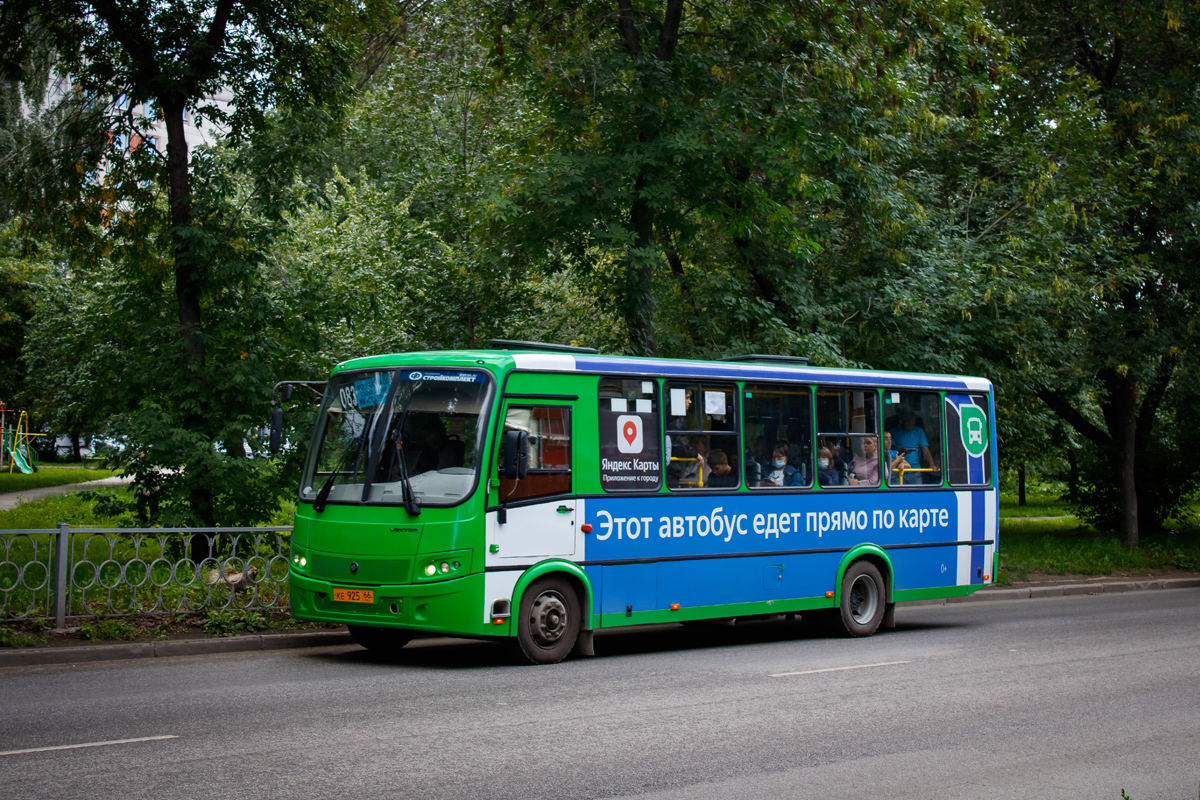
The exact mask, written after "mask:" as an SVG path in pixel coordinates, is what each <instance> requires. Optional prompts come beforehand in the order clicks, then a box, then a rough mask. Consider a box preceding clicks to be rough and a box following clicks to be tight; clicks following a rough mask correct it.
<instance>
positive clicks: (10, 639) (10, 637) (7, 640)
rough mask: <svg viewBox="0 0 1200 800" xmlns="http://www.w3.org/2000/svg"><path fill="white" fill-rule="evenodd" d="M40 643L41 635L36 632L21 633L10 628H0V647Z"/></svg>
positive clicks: (26, 645)
mask: <svg viewBox="0 0 1200 800" xmlns="http://www.w3.org/2000/svg"><path fill="white" fill-rule="evenodd" d="M41 643H42V637H41V636H38V635H36V634H29V633H22V632H21V631H17V630H13V629H12V628H0V647H32V646H33V645H35V644H41Z"/></svg>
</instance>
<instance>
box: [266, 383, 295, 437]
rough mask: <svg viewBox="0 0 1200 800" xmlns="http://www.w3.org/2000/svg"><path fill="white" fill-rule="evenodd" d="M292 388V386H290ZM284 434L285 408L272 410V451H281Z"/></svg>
mask: <svg viewBox="0 0 1200 800" xmlns="http://www.w3.org/2000/svg"><path fill="white" fill-rule="evenodd" d="M288 388H289V389H290V388H291V387H290V386H289V387H288ZM282 436H283V409H282V408H277V409H275V410H274V411H272V412H271V452H272V453H278V452H279V439H280V438H281V437H282Z"/></svg>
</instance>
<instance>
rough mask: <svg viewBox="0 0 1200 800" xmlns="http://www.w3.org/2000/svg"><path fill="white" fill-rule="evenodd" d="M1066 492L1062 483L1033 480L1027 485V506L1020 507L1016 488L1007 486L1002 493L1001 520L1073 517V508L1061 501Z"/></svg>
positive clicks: (1004, 486)
mask: <svg viewBox="0 0 1200 800" xmlns="http://www.w3.org/2000/svg"><path fill="white" fill-rule="evenodd" d="M1009 483H1011V482H1009ZM1066 491H1067V487H1066V485H1065V484H1063V483H1062V482H1061V481H1039V480H1031V481H1028V482H1027V483H1026V484H1025V505H1023V506H1020V505H1017V491H1016V487H1015V486H1010V485H1007V484H1005V485H1003V486H1002V490H1001V492H1000V518H1001V519H1005V518H1010V519H1011V518H1015V517H1068V516H1071V515H1072V514H1073V513H1074V512H1073V511H1072V509H1071V506H1070V505H1069V504H1067V503H1065V502H1063V501H1062V500H1060V499H1059V498H1061V497H1062V496H1063V494H1064V493H1065V492H1066Z"/></svg>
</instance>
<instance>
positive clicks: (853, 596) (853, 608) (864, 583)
mask: <svg viewBox="0 0 1200 800" xmlns="http://www.w3.org/2000/svg"><path fill="white" fill-rule="evenodd" d="M878 607H879V587H878V586H876V585H875V581H873V580H871V579H870V578H869V577H868V576H866V575H859V576H858V577H857V578H855V579H854V585H853V586H851V587H850V616H852V617H854V621H855V622H857V623H858V624H859V625H866V624H867V623H868V622H870V621H871V618H872V617H874V616H875V609H876V608H878Z"/></svg>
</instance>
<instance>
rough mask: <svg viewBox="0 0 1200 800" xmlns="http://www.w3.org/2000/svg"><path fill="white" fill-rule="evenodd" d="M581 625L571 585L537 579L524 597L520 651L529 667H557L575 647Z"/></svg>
mask: <svg viewBox="0 0 1200 800" xmlns="http://www.w3.org/2000/svg"><path fill="white" fill-rule="evenodd" d="M581 622H582V612H581V611H580V608H579V598H578V596H576V594H575V590H574V589H573V588H572V587H571V584H569V583H567V581H566V580H564V579H563V578H559V577H556V576H549V577H545V578H541V579H540V580H536V581H534V582H533V583H532V584H530V586H529V588H528V589H526V590H525V593H524V594H523V595H521V610H520V616H518V617H517V649H518V651H519V652H520V654H521V656H522V657H524V658H525V660H527V661H528V662H529V663H530V664H557V663H558V662H559V661H562V660H563V659H564V658H566V657H567V654H568V653H570V652H571V649H572V648H574V647H575V640H576V639H577V638H579V629H580V627H581V626H580V623H581Z"/></svg>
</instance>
